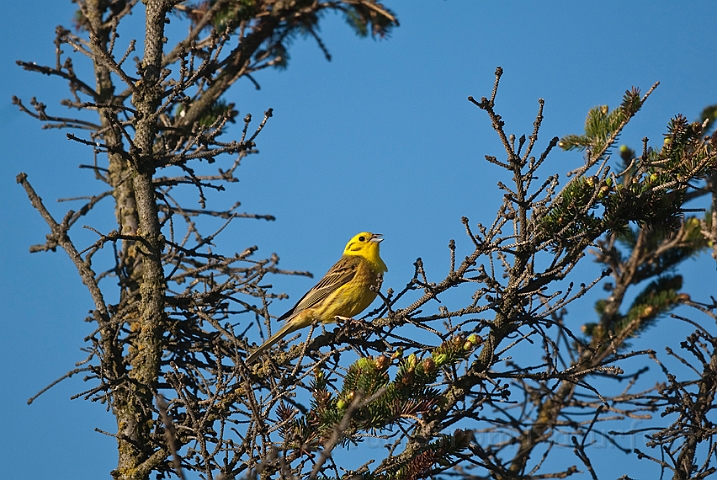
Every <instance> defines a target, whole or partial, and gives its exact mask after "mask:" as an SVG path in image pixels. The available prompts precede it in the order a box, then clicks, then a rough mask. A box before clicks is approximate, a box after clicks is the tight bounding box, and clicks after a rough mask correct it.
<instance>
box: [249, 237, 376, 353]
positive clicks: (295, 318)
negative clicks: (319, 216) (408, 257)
mask: <svg viewBox="0 0 717 480" xmlns="http://www.w3.org/2000/svg"><path fill="white" fill-rule="evenodd" d="M382 240H383V238H381V234H379V233H369V232H361V233H359V234H358V235H356V236H354V237H353V238H352V239H351V240H349V243H347V244H346V248H344V254H343V255H342V256H341V258H340V259H339V261H338V262H336V264H335V265H334V266H333V267H331V268H330V269H329V271H328V272H326V275H324V277H323V278H322V279H321V280H319V283H317V284H316V286H314V288H312V289H311V290H309V291H308V292H307V293H306V295H304V296H303V297H301V299H300V300H299V301H298V302H297V303H296V305H294V308H292V309H291V310H289V311H288V312H286V313H285V314H284V315H282V316H281V317H279V320H286V323H285V324H284V326H283V327H281V328H280V329H279V331H277V332H276V333H275V334H274V335H272V336H271V337H270V338H269V339H268V340H267V341H266V342H264V343H263V344H262V345H261V346H260V347H259V348H257V349H256V350H255V351H254V353H252V354H251V355H249V358H247V359H246V363H251V362H253V361H254V360H256V359H257V358H259V356H260V355H261V354H262V353H263V352H264V351H265V350H267V349H268V348H269V347H271V346H272V345H274V344H275V343H276V342H278V341H279V340H281V339H282V338H284V336H286V335H288V334H289V333H291V332H294V331H296V330H298V329H300V328H303V327H308V326H309V325H311V324H312V323H314V322H322V323H332V322H335V321H336V317H353V316H354V315H358V314H359V313H361V312H362V311H364V310H365V309H366V307H368V306H369V305H371V302H373V300H374V298H376V292H377V291H378V289H379V288H381V282H382V281H383V272H387V271H388V268H386V264H385V263H383V260H381V257H380V256H379V254H378V250H379V243H381V241H382Z"/></svg>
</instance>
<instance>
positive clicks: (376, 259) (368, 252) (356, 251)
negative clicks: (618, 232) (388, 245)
mask: <svg viewBox="0 0 717 480" xmlns="http://www.w3.org/2000/svg"><path fill="white" fill-rule="evenodd" d="M381 237H383V235H381V234H380V233H371V232H361V233H358V234H356V235H354V237H353V238H352V239H351V240H349V243H347V244H346V248H344V255H358V256H360V257H363V258H365V259H366V260H368V261H369V262H371V264H373V266H374V268H375V269H377V270H378V271H380V272H388V267H386V264H385V263H383V260H381V257H380V256H379V254H378V250H379V244H380V243H381V242H382V241H383V238H381Z"/></svg>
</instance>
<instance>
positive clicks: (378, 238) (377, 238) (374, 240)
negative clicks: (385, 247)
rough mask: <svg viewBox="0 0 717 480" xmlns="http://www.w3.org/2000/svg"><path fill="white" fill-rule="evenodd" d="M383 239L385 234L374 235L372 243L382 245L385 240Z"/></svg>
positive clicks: (372, 235)
mask: <svg viewBox="0 0 717 480" xmlns="http://www.w3.org/2000/svg"><path fill="white" fill-rule="evenodd" d="M381 237H383V233H372V234H371V241H372V242H376V243H381V242H383V238H381Z"/></svg>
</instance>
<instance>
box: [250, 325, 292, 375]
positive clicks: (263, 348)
mask: <svg viewBox="0 0 717 480" xmlns="http://www.w3.org/2000/svg"><path fill="white" fill-rule="evenodd" d="M299 328H301V325H296V323H295V322H292V321H291V320H288V321H287V322H286V323H284V326H283V327H281V328H280V329H279V330H278V331H277V332H276V333H275V334H274V335H272V336H271V337H269V339H268V340H267V341H266V342H264V343H262V344H261V346H260V347H259V348H257V349H256V350H254V353H252V354H251V355H249V357H248V358H247V359H246V360H245V362H244V363H246V364H247V365H248V364H250V363H253V362H254V361H255V360H256V359H257V358H259V357H260V356H261V355H262V354H263V353H264V352H265V351H267V350H268V349H269V348H271V347H272V346H273V345H275V344H276V343H277V342H278V341H279V340H281V339H282V338H284V337H285V336H287V335H288V334H290V333H291V332H293V331H295V330H298V329H299Z"/></svg>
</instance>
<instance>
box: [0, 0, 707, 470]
mask: <svg viewBox="0 0 717 480" xmlns="http://www.w3.org/2000/svg"><path fill="white" fill-rule="evenodd" d="M386 4H387V6H389V7H391V8H392V9H393V10H394V11H395V12H396V13H397V15H398V18H399V20H400V22H401V26H400V27H399V28H397V29H395V30H394V32H393V34H392V36H391V38H390V39H388V40H382V41H376V40H371V39H363V40H362V39H358V38H357V37H355V36H354V35H353V33H352V31H351V30H350V29H349V28H348V27H347V26H346V25H345V24H344V23H343V20H342V19H340V18H338V17H327V18H326V20H325V22H324V24H323V28H322V33H323V40H324V43H325V44H326V45H327V46H328V48H329V50H330V52H331V54H332V56H333V60H332V61H331V62H327V61H326V60H325V59H324V57H323V55H322V53H321V51H320V50H319V49H318V48H317V46H316V44H315V43H314V42H313V40H310V39H309V40H299V41H297V42H296V43H295V44H294V45H293V48H292V50H291V51H290V54H291V60H290V63H289V68H288V69H287V70H285V71H274V70H272V71H265V72H262V73H260V74H258V75H257V80H258V81H259V83H260V84H261V90H256V89H255V88H254V86H253V85H252V84H250V83H249V82H243V83H241V84H238V85H236V86H235V88H234V89H233V90H232V91H231V93H230V94H229V95H228V97H227V100H228V101H231V102H234V103H236V105H237V108H238V109H239V110H240V112H241V114H242V116H243V115H244V114H246V113H252V114H253V115H254V117H255V118H256V119H258V118H261V115H262V112H263V111H264V110H266V109H267V108H269V107H271V108H273V109H274V117H273V118H272V119H271V120H270V122H269V123H268V125H267V127H266V129H265V131H264V132H263V133H262V134H261V135H260V137H259V138H258V141H257V143H258V147H259V150H260V155H255V156H252V157H250V158H248V159H247V160H246V161H245V163H244V164H243V165H242V166H241V167H240V172H239V177H240V179H241V181H240V182H239V183H238V184H236V185H234V186H232V188H231V189H230V190H229V192H228V193H227V195H228V196H229V199H230V201H227V203H232V202H233V201H234V200H239V201H241V202H242V208H241V209H240V210H242V209H243V210H244V211H247V212H252V213H270V214H273V215H275V216H276V217H277V221H275V222H263V221H250V220H247V221H244V222H240V223H237V224H236V225H235V226H234V227H233V228H232V229H231V230H229V231H228V232H227V234H226V235H225V236H224V237H223V239H222V240H220V242H219V244H220V246H221V247H226V248H231V249H236V250H242V249H243V248H245V247H246V246H249V245H254V244H256V245H259V247H260V250H259V252H258V254H260V255H262V256H268V255H269V254H271V252H276V253H278V254H279V255H280V257H281V264H280V266H281V267H284V268H287V269H297V270H309V271H312V272H313V273H314V274H315V275H321V274H323V272H324V271H325V270H326V269H327V268H328V267H329V266H331V264H332V263H333V262H334V261H335V260H336V259H337V258H338V257H339V255H340V254H341V250H342V248H343V245H344V244H345V242H346V241H347V240H348V239H349V238H350V237H351V236H352V235H353V234H355V233H356V232H358V231H361V230H370V231H374V232H380V233H383V234H384V236H385V239H386V240H385V242H384V243H383V244H382V256H383V258H384V259H385V261H386V263H387V264H388V266H389V273H388V274H387V276H386V280H385V284H384V285H385V286H389V287H390V286H393V287H394V288H400V287H401V286H402V285H403V284H405V282H406V281H408V280H409V279H410V278H411V275H412V272H413V266H412V265H413V262H414V261H415V259H416V258H417V257H422V258H423V259H424V260H425V263H426V265H427V269H428V272H429V275H432V276H433V280H438V279H440V278H442V276H443V275H444V274H445V272H446V270H447V267H448V250H447V248H446V246H447V244H448V241H449V240H450V239H452V238H454V239H456V241H457V244H458V246H459V249H461V248H462V251H463V252H465V253H468V251H469V250H468V245H467V241H466V239H465V237H464V233H463V226H462V225H461V222H460V218H461V216H464V215H465V216H467V217H469V218H470V219H471V222H472V223H473V224H475V223H476V222H488V223H490V222H491V220H492V219H493V217H494V213H495V210H496V207H497V206H498V205H499V202H500V198H501V194H500V193H499V192H498V190H497V188H496V187H495V184H496V182H497V181H498V180H500V179H504V177H502V176H501V175H502V172H500V171H498V169H497V167H495V166H493V165H489V164H487V163H486V162H485V160H484V156H485V155H496V156H499V157H500V156H501V155H502V149H501V147H500V144H499V142H498V140H497V138H496V136H495V135H494V134H493V132H492V129H491V127H490V122H489V121H488V119H487V117H486V116H485V114H484V113H483V112H481V111H480V110H478V109H477V108H476V107H475V106H473V105H471V104H470V103H469V102H468V101H467V100H466V98H467V97H468V96H469V95H473V96H474V97H476V98H480V97H481V96H488V95H489V94H490V90H491V88H492V85H493V78H494V76H493V72H494V71H495V67H496V66H501V67H503V69H504V72H505V73H504V76H503V79H502V81H501V88H500V91H499V94H498V99H497V102H496V108H497V110H498V112H499V113H500V114H501V115H502V116H503V119H504V120H505V122H506V124H507V130H508V131H509V132H512V133H515V134H516V135H517V136H520V135H522V134H526V135H529V134H530V132H531V130H532V123H533V121H534V117H535V114H536V112H537V107H538V103H537V100H538V98H544V99H545V102H546V105H545V111H544V116H545V121H544V122H543V127H542V130H541V134H540V140H539V145H538V148H539V149H541V148H543V147H544V146H545V145H547V142H548V141H549V140H550V138H551V137H553V136H563V135H565V134H568V133H580V132H581V131H582V126H583V123H584V118H585V114H586V113H587V111H588V109H589V108H591V107H593V106H595V105H600V104H608V105H610V106H611V107H613V106H615V105H617V104H618V103H619V101H620V99H621V97H622V94H623V92H624V91H625V90H626V89H628V88H630V87H632V86H637V87H639V88H641V89H642V91H643V92H644V91H646V90H647V89H648V88H649V87H650V86H651V85H652V84H653V83H655V82H657V81H659V82H661V85H660V86H659V87H658V89H657V90H656V91H655V93H654V94H653V96H652V97H651V98H650V100H649V101H648V103H647V104H646V105H645V106H644V108H643V110H642V111H641V112H640V113H639V114H638V116H637V117H636V119H635V120H634V121H633V122H632V123H631V124H630V126H628V128H627V129H626V131H625V133H624V135H623V137H622V139H621V140H622V142H624V143H627V144H629V145H631V146H633V148H639V145H640V141H641V139H642V138H643V137H644V136H647V137H649V138H650V139H651V141H653V142H655V143H658V144H659V142H661V135H662V134H663V133H664V126H665V125H666V124H667V122H668V120H669V119H670V118H671V117H673V116H674V115H676V114H678V113H682V114H684V115H686V116H687V117H688V118H690V119H695V118H696V117H697V116H698V114H699V112H700V111H701V110H702V108H703V107H705V106H706V105H709V104H713V103H717V94H716V93H715V92H716V89H715V78H717V61H716V59H715V58H714V57H715V53H714V52H715V51H714V38H715V35H714V25H715V20H716V19H717V3H714V2H711V1H699V2H690V3H689V4H679V3H678V2H666V1H662V2H660V1H657V2H649V3H646V2H620V1H602V2H571V1H562V2H550V1H544V2H516V1H500V2H499V1H495V2H478V1H465V0H463V1H458V0H451V1H439V0H430V1H429V0H424V1H421V2H415V1H411V0H396V1H392V0H386ZM73 12H74V7H73V5H72V4H71V3H70V2H69V1H66V2H63V1H58V0H36V1H34V2H10V4H9V5H7V6H6V7H5V9H4V15H3V16H2V18H0V27H1V29H0V31H2V32H3V33H2V36H1V37H0V40H1V41H2V48H1V49H0V69H1V70H2V72H3V76H2V92H4V96H3V97H0V112H1V115H0V119H1V120H0V121H2V128H1V129H0V139H1V140H2V145H3V161H2V162H0V201H1V202H2V204H3V205H4V208H3V209H1V210H0V215H1V217H0V222H1V224H2V225H3V226H4V230H3V231H4V234H3V235H2V236H0V269H1V271H2V276H1V280H0V282H1V283H0V301H1V304H2V305H3V306H4V316H3V319H2V320H0V321H1V322H2V331H3V335H2V336H1V337H0V360H2V364H3V366H4V368H3V369H2V370H0V385H2V388H1V389H0V411H2V412H3V415H2V416H0V429H2V431H3V432H5V434H4V435H3V436H2V438H1V439H0V452H2V454H0V458H5V459H6V460H10V459H21V461H5V462H3V466H2V467H0V476H2V477H5V478H18V477H29V478H35V477H37V478H42V477H47V476H52V477H53V478H56V479H60V480H62V479H70V478H72V479H83V478H107V477H108V472H109V470H110V469H112V468H114V466H115V465H116V453H115V445H114V441H113V439H112V438H110V437H106V436H103V435H102V434H100V433H96V432H94V428H95V427H97V428H100V429H102V430H106V431H110V432H112V431H114V426H113V419H112V417H111V416H110V415H109V414H107V413H105V411H104V406H102V405H98V404H90V403H88V402H84V401H82V400H75V401H70V400H69V397H70V396H71V395H73V394H75V393H77V392H80V391H82V390H83V389H84V388H86V384H84V383H83V382H82V381H81V379H80V378H73V379H71V380H69V381H66V382H63V383H61V384H60V385H59V386H57V387H55V388H53V389H52V390H50V391H49V392H48V393H46V394H45V395H43V396H42V397H40V398H39V399H38V400H37V401H36V402H35V403H34V404H33V405H32V406H27V405H26V400H27V398H29V397H30V396H32V395H34V394H35V393H36V392H37V391H38V390H39V389H41V388H42V387H44V386H45V385H47V384H48V383H50V382H51V381H52V380H54V379H55V378H57V377H59V376H60V375H62V374H63V373H65V372H66V371H68V370H70V369H71V368H73V366H74V364H75V362H77V361H80V360H82V359H83V358H84V357H83V353H82V352H81V351H80V350H79V348H80V347H81V346H82V340H83V338H84V337H85V336H86V335H87V334H88V333H90V332H91V328H92V326H91V325H90V324H88V323H85V322H83V319H84V317H85V316H86V314H87V311H88V309H89V308H91V302H90V299H89V297H88V294H87V293H86V291H85V289H84V287H83V285H82V284H81V282H80V280H79V277H78V276H77V274H76V272H75V270H74V267H73V266H72V265H71V263H70V262H69V260H68V259H67V258H66V256H65V255H64V254H63V253H61V252H58V253H44V254H32V255H31V254H30V253H29V252H28V247H29V246H30V245H31V244H35V243H42V242H43V240H44V236H45V234H46V233H47V229H46V227H45V224H44V222H43V221H42V220H41V219H40V217H39V215H38V214H37V212H35V211H34V210H33V209H32V208H31V207H30V205H29V203H28V202H27V199H26V197H25V195H24V192H23V191H22V189H21V188H20V187H19V186H18V185H17V184H16V183H15V176H16V175H17V174H18V173H19V172H20V171H23V172H26V173H28V175H29V179H30V181H31V182H32V183H33V185H34V186H35V188H36V190H37V191H38V192H39V193H40V195H41V196H42V197H43V199H44V200H45V202H46V204H47V205H48V206H50V208H51V210H52V211H53V213H55V214H56V215H57V216H61V215H62V214H63V213H64V211H65V210H66V209H68V208H73V205H74V204H72V203H62V204H57V203H56V202H55V200H56V199H58V198H63V197H74V196H78V195H83V194H87V193H95V192H98V191H99V190H98V189H99V188H101V187H100V185H98V184H97V183H96V182H94V181H93V179H92V178H91V174H90V172H89V171H87V170H79V169H78V168H77V166H78V165H79V164H81V163H89V162H91V156H90V153H89V152H88V151H87V150H86V149H85V148H83V147H80V146H78V145H76V144H73V143H71V142H69V141H67V140H66V139H65V132H61V131H55V130H53V131H47V130H41V129H40V125H39V123H37V122H35V121H34V120H32V119H30V118H28V117H27V116H26V115H24V114H21V113H20V112H18V111H17V108H16V107H14V106H13V105H11V102H10V99H11V96H12V95H17V96H19V97H21V98H22V99H23V100H24V101H25V102H26V103H28V102H29V99H30V97H31V96H37V97H38V100H40V101H42V102H44V103H46V104H47V105H48V106H49V108H50V110H51V111H53V110H54V111H56V112H62V110H61V107H59V106H58V105H57V101H58V99H60V98H63V96H64V95H65V88H66V85H65V84H64V82H61V81H59V80H57V79H51V78H48V77H45V76H40V75H37V74H30V73H27V72H25V71H23V70H22V69H20V68H19V67H17V66H15V64H14V62H15V60H17V59H22V60H28V61H36V62H38V63H49V64H53V63H54V46H53V44H52V40H53V38H54V28H55V26H56V25H57V24H63V25H69V21H70V19H71V18H72V15H73ZM133 21H135V22H140V21H141V18H140V16H139V15H137V14H136V15H135V16H134V18H133ZM172 28H175V26H173V27H172ZM123 39H124V40H125V41H127V40H128V38H123ZM77 62H78V68H85V67H82V66H81V65H80V62H79V60H78V61H77ZM63 113H64V112H63ZM581 162H582V158H581V155H580V154H579V153H564V152H554V153H553V154H552V155H551V156H550V157H549V161H548V162H547V164H546V167H545V168H546V170H545V176H547V175H548V174H550V173H553V172H559V173H561V178H564V173H565V172H567V171H569V170H571V169H573V168H574V167H575V166H577V165H579V164H580V163H581ZM106 211H107V212H110V215H111V211H110V210H109V207H107V210H106ZM110 218H111V217H110ZM107 228H108V229H109V228H112V227H111V225H110V224H107ZM81 235H82V234H80V233H78V236H79V238H82V237H81ZM86 238H88V239H90V238H91V237H90V236H87V237H86ZM222 242H225V243H222ZM307 244H308V245H310V246H311V248H307ZM460 252H461V250H459V253H460ZM687 271H688V272H689V273H690V274H692V275H693V276H690V277H687V279H686V288H687V289H688V291H691V293H693V292H696V293H694V294H693V297H694V296H696V295H701V296H702V298H707V297H708V295H710V294H714V293H715V292H714V289H713V288H711V287H712V286H713V285H714V284H715V283H714V282H715V280H716V279H715V267H714V263H713V262H712V261H711V260H710V259H709V258H708V257H703V258H700V259H699V260H693V261H690V262H689V266H688V269H687ZM583 280H584V279H583ZM273 284H274V287H275V288H276V289H277V290H279V291H285V292H287V293H289V294H290V295H291V298H292V299H296V298H298V296H300V295H301V294H302V293H303V292H304V291H305V290H306V289H308V288H309V287H310V286H311V285H312V280H309V279H306V278H301V277H296V278H292V277H279V278H277V279H275V280H274V281H273ZM286 303H287V305H282V304H279V305H277V306H276V308H277V309H278V310H277V311H275V312H273V313H276V314H280V313H283V310H284V308H285V307H287V308H288V307H289V306H290V305H288V303H289V302H286ZM279 310H281V311H279ZM585 321H589V319H585ZM615 455H620V454H619V453H617V452H611V453H610V454H609V455H608V457H610V458H613V459H614V458H615ZM25 460H31V461H33V463H28V462H27V461H25ZM626 460H627V459H626ZM611 463H614V462H611ZM647 466H648V464H647V463H645V462H641V463H639V464H636V466H635V468H632V467H625V468H630V469H629V470H621V469H615V466H613V465H602V466H601V468H602V470H601V472H602V473H603V474H605V476H606V478H615V477H617V476H619V475H621V474H623V473H627V474H631V475H632V476H634V477H637V478H640V477H642V478H646V477H644V476H643V475H644V472H645V471H646V470H645V468H646V467H647ZM619 467H620V468H622V467H624V465H619ZM599 473H600V471H599Z"/></svg>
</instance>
